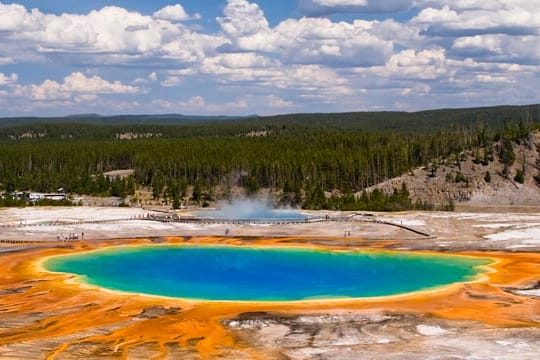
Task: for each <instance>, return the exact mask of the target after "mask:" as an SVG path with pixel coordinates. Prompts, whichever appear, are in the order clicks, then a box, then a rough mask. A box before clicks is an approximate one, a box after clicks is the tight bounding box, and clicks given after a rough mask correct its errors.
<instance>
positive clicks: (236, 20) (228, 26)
mask: <svg viewBox="0 0 540 360" xmlns="http://www.w3.org/2000/svg"><path fill="white" fill-rule="evenodd" d="M224 14H225V16H224V17H222V18H218V22H219V23H220V24H221V27H222V30H223V32H224V33H225V34H226V35H227V36H228V37H229V41H230V47H232V49H234V50H240V51H248V52H267V53H275V54H276V55H277V56H278V57H279V58H280V59H281V60H282V61H283V62H285V63H296V64H333V65H338V66H350V65H356V66H358V65H366V66H369V65H374V64H379V63H384V61H385V60H386V58H387V57H388V56H389V55H390V54H391V52H392V49H393V43H392V41H391V40H385V39H382V38H380V37H378V36H377V35H375V34H374V33H373V29H374V27H376V26H377V25H378V24H379V22H378V21H372V22H370V21H360V20H357V21H354V22H353V23H347V22H333V21H331V20H329V19H326V18H301V19H298V20H297V19H287V20H285V21H283V22H281V23H279V24H278V25H277V26H276V27H274V28H270V27H269V24H268V21H267V20H266V18H265V16H264V13H263V12H262V10H261V9H260V8H259V6H258V5H257V4H255V3H250V2H249V1H247V0H229V1H228V4H227V6H226V7H225V11H224Z"/></svg>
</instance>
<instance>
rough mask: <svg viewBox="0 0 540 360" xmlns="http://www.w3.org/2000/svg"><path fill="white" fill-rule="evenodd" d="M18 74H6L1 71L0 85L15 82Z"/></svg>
mask: <svg viewBox="0 0 540 360" xmlns="http://www.w3.org/2000/svg"><path fill="white" fill-rule="evenodd" d="M17 79H18V75H17V74H15V73H13V74H11V75H6V74H4V73H1V72H0V86H2V85H9V84H14V83H16V82H17Z"/></svg>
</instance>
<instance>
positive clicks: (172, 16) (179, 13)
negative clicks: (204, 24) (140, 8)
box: [153, 4, 201, 22]
mask: <svg viewBox="0 0 540 360" xmlns="http://www.w3.org/2000/svg"><path fill="white" fill-rule="evenodd" d="M153 17H154V18H155V19H159V20H167V21H173V22H176V21H186V20H191V19H194V20H197V19H200V18H201V15H200V14H194V15H192V16H191V15H188V13H187V12H186V10H184V7H183V6H182V5H180V4H176V5H167V6H165V7H164V8H162V9H160V10H158V11H156V12H155V13H154V14H153Z"/></svg>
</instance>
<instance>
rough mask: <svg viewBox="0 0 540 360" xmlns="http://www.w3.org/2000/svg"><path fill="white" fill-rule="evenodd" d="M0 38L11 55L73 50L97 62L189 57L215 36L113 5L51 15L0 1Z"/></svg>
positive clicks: (193, 57)
mask: <svg viewBox="0 0 540 360" xmlns="http://www.w3.org/2000/svg"><path fill="white" fill-rule="evenodd" d="M172 9H173V10H174V9H177V8H176V7H172ZM162 10H163V9H162ZM165 13H168V11H165V10H164V13H163V14H161V15H162V16H165ZM169 15H170V14H169ZM177 15H178V14H177ZM0 41H1V42H3V43H4V45H5V47H6V48H8V49H11V50H10V51H11V52H12V53H13V54H12V55H13V56H12V55H11V54H10V56H11V57H14V58H16V57H17V56H19V55H20V53H23V52H25V51H33V52H35V53H39V54H43V55H45V56H47V55H49V54H50V55H51V56H54V54H57V53H65V54H68V55H69V58H73V57H75V56H77V54H78V55H79V59H78V60H77V61H79V62H89V61H94V62H95V63H97V64H103V62H104V61H106V62H108V63H126V62H129V60H132V61H133V60H139V61H144V60H145V59H158V60H159V59H172V60H175V61H185V62H195V61H198V60H200V59H201V58H202V57H204V53H205V50H207V49H213V48H215V46H217V45H218V44H219V43H220V37H219V36H208V35H204V34H198V33H195V32H193V31H191V30H189V29H188V28H186V27H184V26H183V25H181V24H174V23H172V22H170V21H168V20H163V19H161V18H153V17H151V16H146V15H142V14H140V13H137V12H133V11H128V10H126V9H123V8H120V7H116V6H107V7H104V8H102V9H100V10H93V11H91V12H89V13H88V14H84V15H79V14H60V15H52V14H44V13H42V12H40V11H39V10H36V9H33V10H31V11H28V10H27V9H26V8H25V7H23V6H21V5H5V4H2V3H0Z"/></svg>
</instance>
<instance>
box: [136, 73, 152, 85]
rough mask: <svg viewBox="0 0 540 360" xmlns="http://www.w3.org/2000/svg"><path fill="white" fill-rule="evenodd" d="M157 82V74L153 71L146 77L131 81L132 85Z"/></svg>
mask: <svg viewBox="0 0 540 360" xmlns="http://www.w3.org/2000/svg"><path fill="white" fill-rule="evenodd" d="M156 80H157V73H156V72H155V71H153V72H151V73H150V74H148V75H147V76H146V77H140V78H136V79H135V80H133V83H134V84H147V83H151V82H154V81H156Z"/></svg>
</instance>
